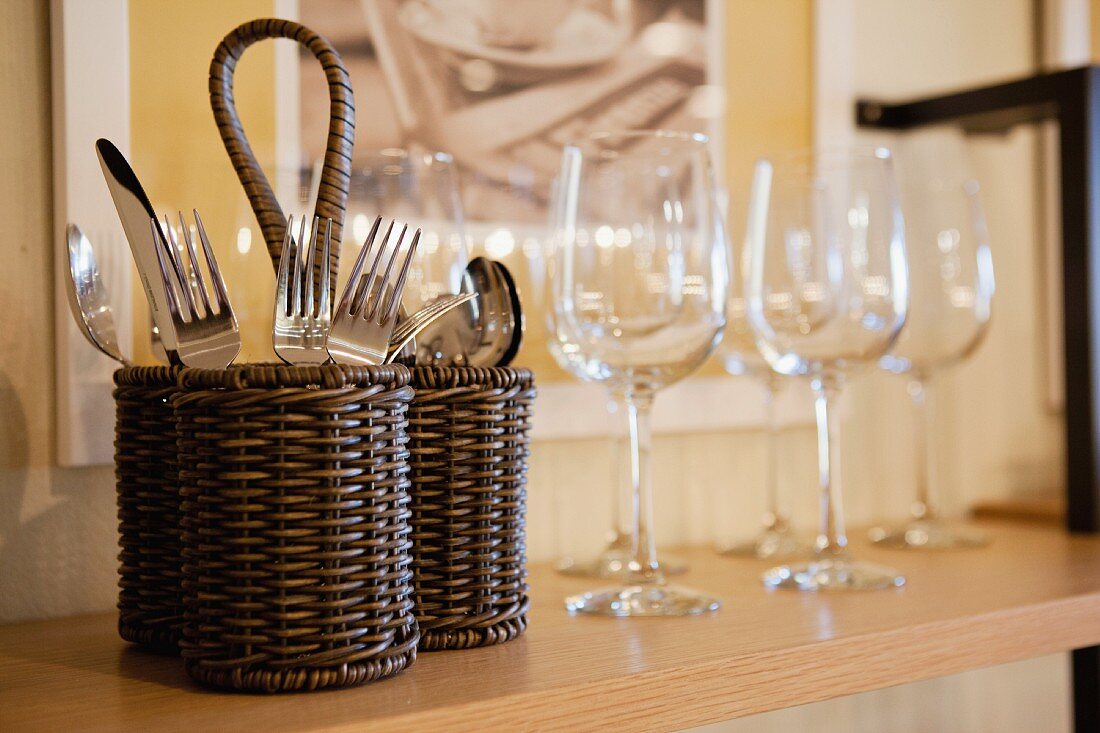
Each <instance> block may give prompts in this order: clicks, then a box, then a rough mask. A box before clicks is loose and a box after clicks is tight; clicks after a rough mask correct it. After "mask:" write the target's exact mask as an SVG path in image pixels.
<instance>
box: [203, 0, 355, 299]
mask: <svg viewBox="0 0 1100 733" xmlns="http://www.w3.org/2000/svg"><path fill="white" fill-rule="evenodd" d="M266 38H289V39H290V40H292V41H297V42H298V43H300V44H302V45H303V46H305V47H306V48H308V49H309V50H310V52H311V53H313V55H314V56H315V57H317V60H318V61H320V62H321V66H322V67H324V70H325V77H326V78H327V80H328V90H329V127H328V141H327V143H326V145H325V160H324V167H323V168H322V170H321V182H320V187H319V188H318V191H317V205H316V207H315V208H314V212H313V213H314V215H316V216H319V217H321V219H322V220H324V219H332V243H333V247H332V249H331V252H332V257H331V259H330V260H329V278H330V285H331V286H332V287H335V284H336V271H337V267H338V265H339V262H340V247H339V244H340V241H341V238H342V236H341V235H342V234H343V226H344V211H345V209H346V207H347V200H348V185H349V183H350V181H351V149H352V142H353V140H354V138H355V101H354V99H353V97H352V91H351V81H350V79H349V77H348V72H347V69H346V68H344V63H343V61H341V59H340V55H339V54H338V53H336V49H334V48H333V47H332V44H330V43H329V42H328V41H327V40H325V39H324V38H323V37H321V36H320V35H318V34H317V33H314V32H313V31H311V30H310V29H309V28H306V27H305V26H303V25H301V24H299V23H295V22H293V21H289V20H280V19H278V18H260V19H257V20H253V21H249V22H248V23H244V24H242V25H240V26H238V27H237V28H236V29H234V30H233V31H232V32H231V33H230V34H229V35H227V36H226V37H225V38H224V39H222V42H221V43H220V44H218V48H217V49H216V50H215V51H214V59H213V60H212V61H211V62H210V105H211V107H212V108H213V110H214V121H215V122H216V123H217V124H218V131H219V132H220V133H221V136H222V142H223V143H224V144H225V149H226V152H228V153H229V158H230V160H231V161H232V162H233V167H234V168H235V169H236V171H237V177H238V178H240V180H241V185H242V186H243V187H244V190H245V193H246V194H247V195H248V201H249V203H250V204H251V205H252V210H253V211H254V212H255V214H256V220H257V221H258V222H259V224H260V231H261V232H262V233H263V237H264V241H265V242H266V243H267V251H268V254H269V255H271V263H272V265H274V266H275V268H276V270H277V269H278V266H279V255H280V252H281V251H282V246H283V234H284V233H285V231H286V217H285V216H284V215H283V210H282V207H280V206H279V202H278V201H277V200H276V199H275V192H274V191H272V190H271V184H270V183H269V182H268V180H267V176H266V175H264V172H263V170H262V169H261V168H260V164H259V163H258V162H257V161H256V156H255V155H254V154H253V152H252V148H251V146H249V144H248V139H247V138H246V137H245V134H244V130H243V129H242V127H241V120H240V118H239V117H238V116H237V107H236V104H235V102H234V100H233V72H234V71H236V68H237V61H238V60H239V59H240V57H241V55H242V54H243V53H244V50H245V49H246V48H248V47H249V46H251V45H252V44H253V43H256V42H257V41H262V40H264V39H266ZM318 267H320V263H318Z"/></svg>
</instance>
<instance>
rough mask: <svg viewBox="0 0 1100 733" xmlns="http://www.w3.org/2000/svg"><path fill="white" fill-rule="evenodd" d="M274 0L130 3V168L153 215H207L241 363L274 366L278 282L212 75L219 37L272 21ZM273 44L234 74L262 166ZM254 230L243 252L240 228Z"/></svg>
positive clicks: (141, 332)
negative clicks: (218, 121)
mask: <svg viewBox="0 0 1100 733" xmlns="http://www.w3.org/2000/svg"><path fill="white" fill-rule="evenodd" d="M272 12H273V5H272V2H271V0H233V1H232V2H226V1H225V0H190V1H189V2H186V3H182V2H178V0H130V83H131V92H130V94H131V122H132V138H131V143H132V150H133V161H132V162H133V165H134V168H135V170H136V171H137V173H138V175H139V177H140V178H141V181H142V184H143V185H144V186H145V189H146V192H147V193H148V194H149V198H150V199H151V201H152V203H153V206H154V208H156V210H157V213H158V214H160V215H161V216H163V215H164V214H165V213H169V214H170V215H171V216H172V217H173V221H175V215H176V212H177V211H179V210H181V209H182V210H183V211H184V212H185V214H186V215H187V216H188V218H190V211H191V209H192V208H196V209H198V210H199V213H200V214H202V219H203V223H204V224H205V225H206V229H207V232H208V233H209V235H210V238H211V242H212V243H213V245H214V249H215V251H216V254H217V257H218V264H219V266H220V267H221V269H222V274H223V275H224V277H225V280H226V283H227V287H228V289H229V294H230V297H231V298H232V300H233V307H234V310H235V312H236V314H237V319H238V321H239V324H240V328H241V338H242V342H243V343H242V351H241V356H240V357H239V358H238V361H246V360H247V361H272V360H274V358H275V355H274V354H273V353H272V348H271V318H272V315H271V313H272V303H273V298H274V293H275V276H274V270H273V269H272V266H271V261H270V258H269V257H268V255H267V251H266V249H265V247H264V245H263V240H262V238H261V237H260V236H259V228H258V227H257V225H256V223H255V219H254V217H253V216H252V212H251V209H249V208H248V203H247V200H246V198H245V196H244V193H243V191H242V189H241V186H240V184H239V183H238V181H237V177H236V174H235V173H234V171H233V167H232V165H230V162H229V156H228V155H227V154H226V152H225V148H224V146H223V145H222V142H221V137H220V136H219V134H218V129H217V126H216V125H215V124H214V116H213V113H212V112H211V111H210V101H209V100H210V98H209V94H208V92H207V77H208V72H209V67H210V59H211V57H212V56H213V54H214V49H215V48H216V47H217V45H218V43H219V42H220V41H221V39H222V37H223V36H224V35H225V34H226V33H227V32H228V31H229V30H230V29H232V28H234V27H235V26H237V25H239V24H240V23H242V22H244V21H246V20H251V19H253V18H259V17H270V16H271V15H272ZM273 49H274V42H273V41H264V42H261V43H258V44H256V45H255V46H252V47H250V48H249V49H248V51H247V52H246V53H245V54H244V56H243V57H242V59H241V62H240V64H239V66H238V68H237V73H236V75H235V76H234V92H235V95H236V100H237V111H238V112H239V114H240V116H241V120H242V123H243V124H244V128H245V133H246V134H247V135H248V139H249V142H250V143H251V144H252V149H253V151H254V152H255V153H256V157H257V158H258V159H259V160H260V162H261V164H262V165H264V166H265V169H266V170H269V171H270V170H271V165H270V162H271V161H273V160H274V157H275V84H274V81H273V80H274V77H275V55H274V52H273ZM240 227H249V228H250V229H251V233H252V241H251V249H250V250H249V252H248V254H241V253H240V252H239V251H238V248H237V231H238V229H239V228H240ZM133 302H134V306H135V318H136V320H135V327H134V341H135V350H134V354H135V358H136V360H137V361H138V362H139V363H152V356H151V354H150V351H149V338H148V332H149V331H148V325H147V324H148V314H147V312H146V308H145V295H144V293H143V292H142V291H141V289H140V286H139V285H138V284H137V283H135V290H134V301H133Z"/></svg>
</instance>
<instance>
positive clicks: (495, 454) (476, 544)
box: [409, 367, 535, 651]
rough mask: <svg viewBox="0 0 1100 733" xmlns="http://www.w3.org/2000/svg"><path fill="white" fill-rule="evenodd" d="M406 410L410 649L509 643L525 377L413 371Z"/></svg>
mask: <svg viewBox="0 0 1100 733" xmlns="http://www.w3.org/2000/svg"><path fill="white" fill-rule="evenodd" d="M412 375H413V377H412V384H413V387H414V388H415V389H416V398H415V399H414V400H413V403H412V406H411V407H410V411H409V439H410V441H409V451H410V454H411V457H410V459H409V462H410V465H411V467H412V480H413V489H412V499H413V502H412V509H413V516H412V527H413V534H412V538H413V585H414V587H415V600H416V617H417V620H418V621H419V622H420V630H421V639H420V648H421V649H422V650H424V651H433V650H437V649H463V648H467V647H475V646H486V645H489V644H499V643H501V642H505V641H508V640H509V639H513V638H515V637H516V636H518V635H519V634H521V633H523V630H524V629H525V628H526V626H527V610H528V607H529V605H530V604H529V601H528V597H527V567H526V555H525V553H526V527H525V505H526V497H527V476H526V474H527V456H528V454H529V449H528V437H527V433H528V430H529V428H530V417H531V410H532V406H533V403H534V399H535V388H534V377H533V375H532V374H531V372H530V371H528V370H525V369H507V368H491V369H475V368H471V367H416V368H415V369H413V370H412Z"/></svg>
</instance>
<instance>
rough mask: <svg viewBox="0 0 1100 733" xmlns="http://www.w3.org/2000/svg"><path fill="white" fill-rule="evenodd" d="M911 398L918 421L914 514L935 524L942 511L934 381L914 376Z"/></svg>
mask: <svg viewBox="0 0 1100 733" xmlns="http://www.w3.org/2000/svg"><path fill="white" fill-rule="evenodd" d="M909 395H910V396H911V397H912V398H913V407H914V412H915V415H916V418H917V424H916V434H917V441H916V443H917V446H916V451H917V456H916V458H917V497H916V501H914V502H913V506H912V514H913V517H915V518H916V519H921V520H925V521H933V520H935V519H937V514H938V512H937V511H936V508H935V506H934V504H933V500H932V482H933V478H934V476H933V474H934V472H935V461H934V458H935V457H934V455H933V452H932V441H933V436H932V417H933V415H932V397H933V393H932V382H931V380H930V379H929V378H928V376H927V375H920V374H918V375H914V376H913V378H912V379H911V380H910V382H909Z"/></svg>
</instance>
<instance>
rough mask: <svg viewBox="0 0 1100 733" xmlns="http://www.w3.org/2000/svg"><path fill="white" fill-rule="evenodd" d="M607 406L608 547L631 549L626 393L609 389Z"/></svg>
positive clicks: (631, 498) (620, 549)
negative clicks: (609, 436) (609, 445)
mask: <svg viewBox="0 0 1100 733" xmlns="http://www.w3.org/2000/svg"><path fill="white" fill-rule="evenodd" d="M607 410H608V412H609V413H610V414H611V420H612V423H613V424H612V433H611V440H612V445H611V452H612V455H611V486H612V496H611V531H610V532H609V533H608V546H607V549H608V550H618V551H620V552H626V551H629V550H630V549H631V544H630V526H629V524H628V521H630V518H631V517H632V515H633V511H632V510H631V507H632V506H633V504H634V487H633V485H632V482H631V480H630V478H629V476H630V454H629V453H628V445H629V442H630V440H629V434H630V431H629V428H628V427H627V423H628V416H627V414H626V413H627V407H626V395H625V393H624V392H623V391H622V390H620V389H615V390H612V391H611V395H610V397H609V399H608V404H607Z"/></svg>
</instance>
